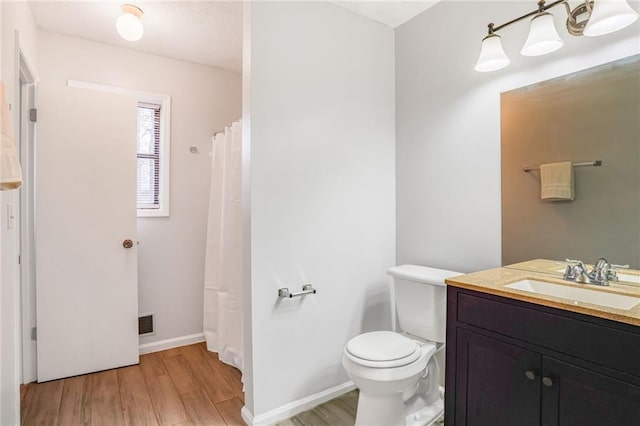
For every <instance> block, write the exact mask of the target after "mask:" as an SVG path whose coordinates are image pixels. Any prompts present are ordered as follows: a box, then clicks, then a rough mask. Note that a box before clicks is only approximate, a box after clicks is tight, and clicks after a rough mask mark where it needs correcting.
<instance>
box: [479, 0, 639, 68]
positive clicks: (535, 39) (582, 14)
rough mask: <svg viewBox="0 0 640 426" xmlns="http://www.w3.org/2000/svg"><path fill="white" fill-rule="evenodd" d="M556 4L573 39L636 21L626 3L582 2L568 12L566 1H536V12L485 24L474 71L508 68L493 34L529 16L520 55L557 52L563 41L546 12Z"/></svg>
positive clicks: (624, 0)
mask: <svg viewBox="0 0 640 426" xmlns="http://www.w3.org/2000/svg"><path fill="white" fill-rule="evenodd" d="M559 5H564V7H565V9H566V12H567V32H568V33H569V34H571V35H573V36H581V35H585V36H597V35H603V34H609V33H611V32H614V31H618V30H621V29H623V28H625V27H627V26H629V25H631V24H632V23H634V22H635V21H636V20H637V19H638V13H637V12H636V11H635V10H633V9H632V8H631V6H629V4H628V3H627V0H584V3H581V4H580V5H578V6H577V7H575V8H574V9H571V7H570V6H569V3H568V2H567V0H557V1H554V2H553V3H550V4H548V5H547V4H546V3H545V1H544V0H540V1H539V2H538V9H537V10H534V11H532V12H529V13H527V14H525V15H522V16H520V17H518V18H515V19H512V20H511V21H509V22H507V23H505V24H502V25H498V26H495V24H493V23H491V24H489V25H488V27H489V31H488V34H487V36H486V37H485V38H484V39H482V49H481V50H480V57H479V58H478V62H477V63H476V66H475V70H476V71H479V72H487V71H496V70H499V69H502V68H504V67H506V66H507V65H509V63H510V61H509V58H508V57H507V55H506V54H505V52H504V50H503V48H502V43H501V41H500V36H499V35H497V34H496V32H497V31H499V30H501V29H503V28H505V27H507V26H509V25H511V24H514V23H516V22H519V21H522V20H524V19H527V18H529V17H533V18H532V19H531V27H530V29H529V35H528V37H527V40H526V42H525V44H524V46H523V47H522V50H521V52H520V53H522V54H523V55H525V56H539V55H546V54H548V53H551V52H555V51H556V50H558V49H560V48H561V47H562V46H563V44H564V42H563V41H562V38H560V36H559V35H558V32H557V31H556V28H555V25H554V23H553V15H551V13H549V12H547V10H549V9H551V8H553V7H555V6H559Z"/></svg>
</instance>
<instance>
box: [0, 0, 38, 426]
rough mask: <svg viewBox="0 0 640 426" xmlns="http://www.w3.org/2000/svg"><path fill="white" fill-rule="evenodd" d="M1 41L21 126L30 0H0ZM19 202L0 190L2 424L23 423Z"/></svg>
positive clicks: (33, 55) (33, 51)
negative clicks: (19, 58)
mask: <svg viewBox="0 0 640 426" xmlns="http://www.w3.org/2000/svg"><path fill="white" fill-rule="evenodd" d="M0 10H1V13H2V16H1V19H0V22H1V25H0V37H1V40H0V45H1V46H2V53H1V55H0V56H1V57H2V61H1V66H0V69H1V71H2V78H1V79H0V80H1V81H2V82H3V83H4V85H5V87H6V94H7V100H8V102H9V103H10V104H12V112H11V114H12V118H13V120H14V130H15V129H17V120H18V116H17V115H16V110H15V109H14V106H15V105H17V95H18V87H17V82H18V75H17V74H16V70H17V66H18V65H17V64H16V31H18V32H19V38H20V44H21V46H22V49H23V51H24V53H25V54H26V55H27V56H28V58H29V60H30V62H31V64H32V65H33V67H34V68H36V70H37V69H38V53H39V46H38V33H37V28H36V25H35V21H34V19H33V16H32V14H31V9H30V7H29V5H28V4H27V3H26V2H0ZM8 203H12V204H13V205H14V206H17V205H18V203H19V192H18V191H16V190H14V191H3V192H1V193H0V218H1V220H0V248H1V251H0V270H1V272H2V274H1V275H0V315H1V316H0V424H2V425H15V424H18V423H19V409H20V405H19V396H20V393H19V388H18V384H19V381H20V358H19V357H20V346H19V345H20V336H19V321H20V317H19V315H20V306H19V301H20V294H19V284H18V282H17V280H18V274H19V271H18V232H17V228H13V229H7V226H6V224H7V204H8Z"/></svg>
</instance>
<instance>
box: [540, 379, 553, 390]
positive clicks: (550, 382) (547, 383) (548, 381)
mask: <svg viewBox="0 0 640 426" xmlns="http://www.w3.org/2000/svg"><path fill="white" fill-rule="evenodd" d="M542 384H543V385H545V386H546V387H548V388H550V387H551V386H553V380H551V377H543V378H542Z"/></svg>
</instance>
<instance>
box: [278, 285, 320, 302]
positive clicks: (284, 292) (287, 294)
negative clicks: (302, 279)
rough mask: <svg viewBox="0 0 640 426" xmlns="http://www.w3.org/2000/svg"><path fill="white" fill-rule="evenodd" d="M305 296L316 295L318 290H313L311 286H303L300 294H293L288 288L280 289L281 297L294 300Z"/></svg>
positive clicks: (279, 294)
mask: <svg viewBox="0 0 640 426" xmlns="http://www.w3.org/2000/svg"><path fill="white" fill-rule="evenodd" d="M305 294H316V289H315V288H313V286H312V285H311V284H304V285H303V286H302V291H301V292H299V293H291V292H290V291H289V288H288V287H283V288H279V289H278V296H279V297H288V298H289V299H292V298H294V297H300V296H304V295H305Z"/></svg>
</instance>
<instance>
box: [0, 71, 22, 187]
mask: <svg viewBox="0 0 640 426" xmlns="http://www.w3.org/2000/svg"><path fill="white" fill-rule="evenodd" d="M0 110H1V111H0V191H4V190H7V189H16V188H20V185H22V170H21V168H20V162H19V161H18V152H17V151H16V145H15V143H14V142H13V124H12V123H11V115H9V104H8V103H7V97H6V95H5V90H4V85H3V84H2V83H0Z"/></svg>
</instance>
